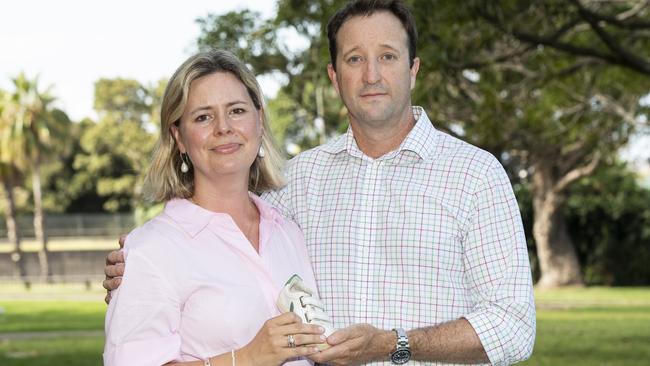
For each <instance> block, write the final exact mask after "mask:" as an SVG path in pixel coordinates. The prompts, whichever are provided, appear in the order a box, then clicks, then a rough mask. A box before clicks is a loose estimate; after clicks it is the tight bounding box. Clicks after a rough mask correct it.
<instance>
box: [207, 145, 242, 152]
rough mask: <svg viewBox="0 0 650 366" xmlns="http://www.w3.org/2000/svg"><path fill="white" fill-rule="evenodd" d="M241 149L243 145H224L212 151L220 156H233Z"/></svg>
mask: <svg viewBox="0 0 650 366" xmlns="http://www.w3.org/2000/svg"><path fill="white" fill-rule="evenodd" d="M240 147H241V145H240V144H236V143H232V144H223V145H219V146H217V147H214V148H212V151H214V152H217V153H219V154H232V153H234V152H235V151H237V150H239V148H240Z"/></svg>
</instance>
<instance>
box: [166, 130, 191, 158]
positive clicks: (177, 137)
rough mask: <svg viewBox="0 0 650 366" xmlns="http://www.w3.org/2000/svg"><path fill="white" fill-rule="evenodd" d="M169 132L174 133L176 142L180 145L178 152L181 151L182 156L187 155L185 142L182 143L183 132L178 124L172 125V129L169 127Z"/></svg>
mask: <svg viewBox="0 0 650 366" xmlns="http://www.w3.org/2000/svg"><path fill="white" fill-rule="evenodd" d="M169 131H170V132H171V133H172V136H173V137H174V140H176V144H178V150H180V152H181V154H185V153H186V152H187V149H185V145H183V142H182V141H181V130H180V129H179V128H178V126H176V124H172V125H171V127H169Z"/></svg>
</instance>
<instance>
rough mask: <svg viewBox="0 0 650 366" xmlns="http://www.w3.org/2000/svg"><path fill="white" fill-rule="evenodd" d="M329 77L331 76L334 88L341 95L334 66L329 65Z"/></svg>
mask: <svg viewBox="0 0 650 366" xmlns="http://www.w3.org/2000/svg"><path fill="white" fill-rule="evenodd" d="M327 76H329V78H330V81H331V82H332V86H334V89H336V92H337V93H339V95H341V92H340V91H339V82H338V81H337V80H336V70H334V66H332V64H327Z"/></svg>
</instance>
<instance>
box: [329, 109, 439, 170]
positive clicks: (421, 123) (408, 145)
mask: <svg viewBox="0 0 650 366" xmlns="http://www.w3.org/2000/svg"><path fill="white" fill-rule="evenodd" d="M412 109H413V116H414V117H415V120H416V122H415V126H414V127H413V129H412V130H411V131H410V132H409V134H408V135H407V136H406V138H405V139H404V141H402V143H401V144H400V146H399V148H397V150H394V151H392V152H389V153H387V154H386V155H384V156H382V157H381V158H379V159H390V158H393V157H394V156H395V155H397V154H398V153H400V152H402V151H412V152H414V153H416V154H417V155H418V156H419V157H420V158H421V159H423V160H428V159H429V158H431V157H432V156H433V152H434V148H435V144H434V142H435V141H434V140H435V137H436V134H437V132H438V131H437V130H436V129H435V128H434V127H433V125H432V124H431V121H430V120H429V117H428V116H427V114H426V112H425V111H424V109H423V108H422V107H419V106H413V107H412ZM321 150H323V151H325V152H328V153H330V154H338V153H340V152H343V151H347V152H348V154H350V155H352V156H354V157H364V156H365V154H364V153H363V152H362V151H361V150H360V149H359V146H358V145H357V142H356V141H355V139H354V134H353V132H352V128H351V127H349V126H348V130H347V132H346V133H345V134H344V135H341V136H338V137H336V138H335V139H334V140H332V141H331V142H328V143H327V144H325V145H323V146H321Z"/></svg>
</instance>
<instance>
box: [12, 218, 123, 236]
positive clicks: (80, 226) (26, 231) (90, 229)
mask: <svg viewBox="0 0 650 366" xmlns="http://www.w3.org/2000/svg"><path fill="white" fill-rule="evenodd" d="M16 220H17V225H18V231H19V233H20V235H21V237H23V238H33V237H34V236H35V235H34V218H33V216H32V215H24V216H19V217H18V218H17V219H16ZM45 226H46V229H47V235H48V236H50V237H69V236H114V237H117V236H118V235H120V234H123V233H126V232H129V231H130V230H131V229H132V228H133V227H134V226H135V217H134V215H133V213H115V214H104V213H88V214H48V215H46V219H45ZM6 238H7V225H6V223H5V220H4V218H0V240H2V239H6Z"/></svg>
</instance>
